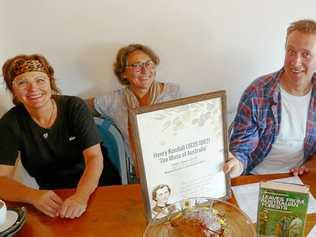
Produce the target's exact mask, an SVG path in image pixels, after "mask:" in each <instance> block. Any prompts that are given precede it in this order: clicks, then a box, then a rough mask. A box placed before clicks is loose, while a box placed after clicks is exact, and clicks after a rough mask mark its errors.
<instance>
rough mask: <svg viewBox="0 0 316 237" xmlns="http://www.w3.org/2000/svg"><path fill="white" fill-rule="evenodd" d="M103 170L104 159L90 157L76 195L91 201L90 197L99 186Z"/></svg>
mask: <svg viewBox="0 0 316 237" xmlns="http://www.w3.org/2000/svg"><path fill="white" fill-rule="evenodd" d="M102 170H103V157H102V156H101V157H99V156H95V157H90V158H89V159H87V161H86V168H85V170H84V172H83V175H82V176H81V178H80V181H79V183H78V185H77V189H76V194H78V195H80V196H81V197H83V198H86V199H89V197H90V195H91V194H92V193H93V192H94V190H95V189H96V187H97V186H98V183H99V179H100V176H101V173H102Z"/></svg>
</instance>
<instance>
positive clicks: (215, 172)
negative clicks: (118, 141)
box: [130, 91, 231, 221]
mask: <svg viewBox="0 0 316 237" xmlns="http://www.w3.org/2000/svg"><path fill="white" fill-rule="evenodd" d="M130 122H131V130H132V134H133V141H134V147H135V153H136V157H137V162H138V167H139V171H140V179H141V186H142V192H143V196H144V200H145V209H146V215H147V219H148V220H149V221H150V220H152V219H153V218H154V217H155V216H157V213H159V212H160V211H161V210H162V208H163V207H168V206H170V208H171V206H172V205H171V203H174V202H177V201H179V200H182V199H185V198H191V197H210V198H215V199H227V198H229V197H230V196H231V191H230V179H229V176H228V175H225V174H224V172H223V165H224V163H225V162H226V161H227V159H228V142H227V125H226V93H225V91H216V92H211V93H207V94H201V95H196V96H191V97H187V98H182V99H178V100H173V101H168V102H164V103H160V104H155V105H152V106H145V107H139V108H136V109H132V110H130ZM165 209H168V208H165ZM160 215H161V214H160Z"/></svg>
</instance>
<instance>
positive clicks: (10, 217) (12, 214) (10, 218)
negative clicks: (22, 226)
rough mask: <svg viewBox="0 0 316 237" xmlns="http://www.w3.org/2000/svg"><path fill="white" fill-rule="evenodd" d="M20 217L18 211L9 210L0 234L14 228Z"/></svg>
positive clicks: (0, 228) (0, 226) (0, 227)
mask: <svg viewBox="0 0 316 237" xmlns="http://www.w3.org/2000/svg"><path fill="white" fill-rule="evenodd" d="M18 217H19V215H18V213H17V212H16V211H12V210H8V211H7V218H6V219H5V222H4V223H3V224H2V225H0V233H1V232H2V231H5V230H7V229H9V228H10V227H11V226H13V225H14V223H15V222H16V221H17V219H18Z"/></svg>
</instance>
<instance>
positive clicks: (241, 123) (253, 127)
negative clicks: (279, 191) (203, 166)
mask: <svg viewBox="0 0 316 237" xmlns="http://www.w3.org/2000/svg"><path fill="white" fill-rule="evenodd" d="M283 71H284V70H283V69H281V70H279V71H277V72H275V73H271V74H268V75H265V76H262V77H260V78H258V79H256V80H255V81H254V82H253V83H251V84H250V86H249V87H248V88H247V89H246V90H245V92H244V93H243V95H242V97H241V99H240V102H239V105H238V109H237V114H236V117H235V119H234V122H233V126H232V132H231V137H230V144H229V149H230V152H231V153H232V154H233V155H234V156H235V157H236V158H237V159H238V160H240V161H241V162H242V163H243V164H244V167H245V170H244V174H248V173H249V172H250V171H251V170H252V169H253V168H254V167H255V166H256V165H257V164H259V163H260V162H262V161H263V159H264V158H265V157H266V156H267V155H268V154H269V152H270V150H271V148H272V144H273V143H274V142H275V140H276V138H277V136H278V134H279V130H280V122H281V93H280V88H279V79H280V75H281V74H282V73H283ZM312 83H313V89H312V95H311V100H310V105H309V110H308V116H307V124H306V134H305V138H304V160H305V161H306V160H307V159H308V158H309V157H310V156H312V155H313V154H314V153H315V151H316V73H314V75H313V77H312Z"/></svg>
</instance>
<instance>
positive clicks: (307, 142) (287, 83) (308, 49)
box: [224, 20, 316, 177]
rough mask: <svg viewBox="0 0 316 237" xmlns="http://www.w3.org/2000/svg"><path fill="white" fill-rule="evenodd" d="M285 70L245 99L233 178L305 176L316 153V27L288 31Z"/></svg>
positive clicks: (233, 144) (230, 168)
mask: <svg viewBox="0 0 316 237" xmlns="http://www.w3.org/2000/svg"><path fill="white" fill-rule="evenodd" d="M285 49H286V53H285V60H284V66H283V68H282V69H280V70H279V71H277V72H275V73H271V74H269V75H265V76H262V77H260V78H258V79H257V80H255V81H254V82H253V83H252V84H251V85H250V86H249V87H248V88H247V89H246V90H245V92H244V93H243V95H242V97H241V100H240V102H239V106H238V109H237V114H236V117H235V119H234V121H233V125H232V133H231V137H230V147H229V148H230V152H231V155H230V159H229V161H228V162H227V163H226V164H225V166H224V171H225V172H226V173H228V172H230V175H231V176H232V177H236V176H239V175H241V174H249V173H251V174H268V173H282V172H291V173H293V174H294V175H301V174H303V173H304V172H307V171H308V169H307V168H306V167H305V166H304V165H303V164H304V163H305V161H306V160H307V159H309V158H310V157H311V156H312V155H313V154H314V153H315V151H316V73H314V72H315V71H316V22H315V21H313V20H299V21H296V22H293V23H292V24H291V25H290V26H289V28H288V29H287V37H286V48H285Z"/></svg>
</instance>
